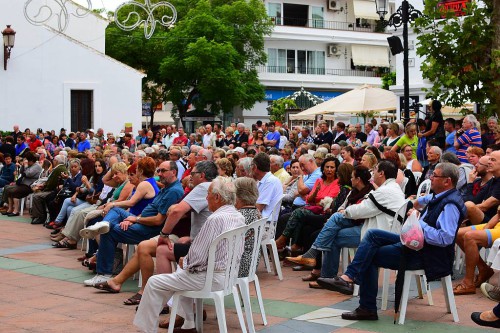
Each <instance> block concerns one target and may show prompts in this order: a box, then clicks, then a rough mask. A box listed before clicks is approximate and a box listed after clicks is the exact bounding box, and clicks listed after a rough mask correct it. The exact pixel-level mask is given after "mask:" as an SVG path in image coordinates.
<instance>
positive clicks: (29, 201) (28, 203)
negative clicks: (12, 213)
mask: <svg viewBox="0 0 500 333" xmlns="http://www.w3.org/2000/svg"><path fill="white" fill-rule="evenodd" d="M32 202H33V193H31V194H29V195H28V196H27V197H24V198H22V199H21V202H20V203H19V216H23V214H24V205H25V204H26V206H27V207H28V209H29V210H30V211H31V207H32Z"/></svg>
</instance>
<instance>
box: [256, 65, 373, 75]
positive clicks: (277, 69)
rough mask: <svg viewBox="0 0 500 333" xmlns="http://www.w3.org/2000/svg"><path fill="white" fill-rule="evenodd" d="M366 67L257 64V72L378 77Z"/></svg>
mask: <svg viewBox="0 0 500 333" xmlns="http://www.w3.org/2000/svg"><path fill="white" fill-rule="evenodd" d="M370 69H371V68H369V69H366V70H360V69H337V68H306V67H289V66H258V67H256V70H257V72H258V73H276V74H305V75H335V76H361V77H380V76H382V74H381V73H380V72H379V71H373V70H370Z"/></svg>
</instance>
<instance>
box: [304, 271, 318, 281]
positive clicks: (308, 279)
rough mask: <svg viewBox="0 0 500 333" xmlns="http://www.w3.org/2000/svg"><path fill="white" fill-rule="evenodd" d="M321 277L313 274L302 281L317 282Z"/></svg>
mask: <svg viewBox="0 0 500 333" xmlns="http://www.w3.org/2000/svg"><path fill="white" fill-rule="evenodd" d="M319 277H320V275H319V274H315V273H313V272H311V273H310V274H309V275H306V276H303V277H302V281H304V282H308V281H316V280H317V279H318V278H319Z"/></svg>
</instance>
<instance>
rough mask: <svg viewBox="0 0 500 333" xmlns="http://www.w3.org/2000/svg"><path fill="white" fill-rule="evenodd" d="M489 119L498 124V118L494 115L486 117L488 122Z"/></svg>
mask: <svg viewBox="0 0 500 333" xmlns="http://www.w3.org/2000/svg"><path fill="white" fill-rule="evenodd" d="M490 120H493V121H494V122H495V124H498V119H497V118H496V117H494V116H492V117H489V118H488V122H489V121H490Z"/></svg>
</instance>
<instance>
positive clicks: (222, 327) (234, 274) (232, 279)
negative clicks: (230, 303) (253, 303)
mask: <svg viewBox="0 0 500 333" xmlns="http://www.w3.org/2000/svg"><path fill="white" fill-rule="evenodd" d="M247 229H248V227H247V226H246V225H244V226H241V227H238V228H236V229H233V230H230V231H226V232H224V233H222V234H221V235H219V236H218V237H217V238H215V239H214V240H213V241H212V244H211V245H210V249H209V251H208V267H207V273H206V279H205V286H204V287H203V289H201V290H197V291H176V292H175V293H174V295H173V297H172V298H173V304H172V312H171V314H170V318H175V317H176V315H177V309H178V308H179V298H180V296H184V297H188V298H193V299H195V302H196V314H197V315H196V331H197V332H199V333H201V332H203V316H202V313H203V299H204V298H212V299H213V300H214V303H215V310H216V313H217V321H218V323H219V332H222V333H227V326H226V313H225V311H224V296H227V295H230V294H233V298H234V304H235V306H236V312H237V313H238V319H239V322H240V326H241V330H242V332H244V333H246V332H247V330H246V327H245V319H244V318H243V313H242V312H241V303H240V299H239V296H238V289H237V288H236V279H237V278H238V271H239V266H240V257H241V253H242V251H243V246H244V242H245V233H246V231H247ZM222 242H225V243H226V246H227V262H226V269H225V271H224V273H225V274H224V288H223V289H222V290H217V291H212V283H213V276H214V269H215V252H216V249H217V247H218V246H219V245H221V246H222ZM173 332H174V325H169V328H168V333H173Z"/></svg>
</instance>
